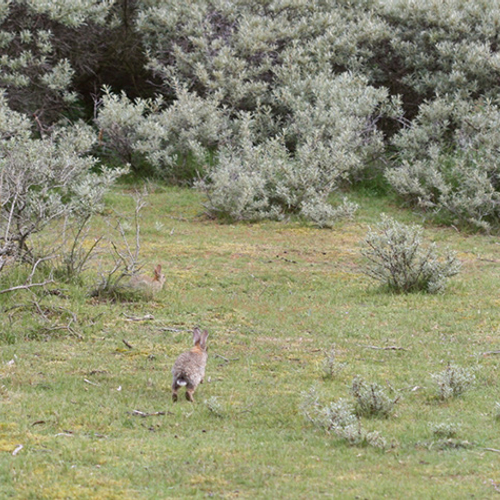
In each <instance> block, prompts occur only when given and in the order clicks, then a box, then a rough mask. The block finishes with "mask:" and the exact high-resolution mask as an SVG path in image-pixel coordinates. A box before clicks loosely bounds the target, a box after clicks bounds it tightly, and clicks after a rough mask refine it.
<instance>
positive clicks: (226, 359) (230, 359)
mask: <svg viewBox="0 0 500 500" xmlns="http://www.w3.org/2000/svg"><path fill="white" fill-rule="evenodd" d="M213 357H214V358H220V359H222V360H223V361H225V362H226V363H229V362H230V361H238V359H240V358H225V357H224V356H221V355H220V354H217V353H214V354H213Z"/></svg>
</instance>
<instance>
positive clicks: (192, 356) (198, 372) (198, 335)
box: [172, 328, 208, 402]
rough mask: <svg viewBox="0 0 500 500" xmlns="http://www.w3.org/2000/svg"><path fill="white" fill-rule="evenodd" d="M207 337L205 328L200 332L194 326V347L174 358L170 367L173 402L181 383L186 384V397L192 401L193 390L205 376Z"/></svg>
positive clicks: (175, 399)
mask: <svg viewBox="0 0 500 500" xmlns="http://www.w3.org/2000/svg"><path fill="white" fill-rule="evenodd" d="M207 337H208V332H207V331H206V330H204V331H203V332H201V330H200V329H199V328H195V329H194V330H193V343H194V347H192V348H191V349H190V350H189V351H187V352H183V353H182V354H181V355H180V356H179V357H178V358H177V359H176V360H175V363H174V366H173V368H172V375H173V382H172V400H173V401H174V402H175V401H177V391H178V390H179V388H180V387H182V386H183V385H185V386H186V399H187V400H188V401H191V402H194V398H193V394H194V391H195V390H196V388H197V387H198V385H199V384H201V383H203V379H204V378H205V366H206V364H207V359H208V353H207Z"/></svg>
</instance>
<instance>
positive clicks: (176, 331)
mask: <svg viewBox="0 0 500 500" xmlns="http://www.w3.org/2000/svg"><path fill="white" fill-rule="evenodd" d="M158 330H160V331H162V332H174V333H180V332H188V331H189V330H186V329H185V328H184V329H179V328H169V327H167V326H160V328H158Z"/></svg>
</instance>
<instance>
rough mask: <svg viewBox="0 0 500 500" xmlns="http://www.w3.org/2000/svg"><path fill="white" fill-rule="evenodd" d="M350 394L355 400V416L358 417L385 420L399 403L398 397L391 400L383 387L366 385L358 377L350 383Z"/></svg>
mask: <svg viewBox="0 0 500 500" xmlns="http://www.w3.org/2000/svg"><path fill="white" fill-rule="evenodd" d="M351 394H352V395H353V396H354V399H355V411H356V415H358V416H360V417H384V418H387V417H389V416H390V415H391V413H392V412H393V410H394V406H395V405H396V403H397V402H398V401H399V396H397V397H395V398H391V397H389V396H388V395H387V394H386V391H385V389H384V388H383V387H381V386H380V385H378V384H376V383H367V382H365V381H364V380H363V379H362V378H360V377H355V378H354V380H353V381H352V386H351Z"/></svg>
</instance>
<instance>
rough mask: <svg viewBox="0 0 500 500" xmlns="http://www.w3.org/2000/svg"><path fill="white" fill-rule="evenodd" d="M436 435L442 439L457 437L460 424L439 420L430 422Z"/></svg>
mask: <svg viewBox="0 0 500 500" xmlns="http://www.w3.org/2000/svg"><path fill="white" fill-rule="evenodd" d="M429 427H430V429H431V432H432V434H433V435H434V436H436V437H437V438H441V439H451V438H454V437H456V435H457V433H458V431H459V429H460V425H459V424H455V423H453V422H438V423H431V424H429Z"/></svg>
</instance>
